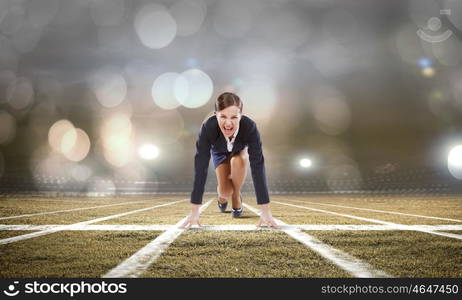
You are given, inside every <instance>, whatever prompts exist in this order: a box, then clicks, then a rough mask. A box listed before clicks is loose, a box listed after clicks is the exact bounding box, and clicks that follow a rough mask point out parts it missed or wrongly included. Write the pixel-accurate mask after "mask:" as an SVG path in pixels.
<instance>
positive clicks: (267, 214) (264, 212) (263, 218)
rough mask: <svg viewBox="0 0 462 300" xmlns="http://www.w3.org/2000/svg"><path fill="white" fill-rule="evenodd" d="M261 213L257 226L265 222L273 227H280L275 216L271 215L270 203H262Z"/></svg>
mask: <svg viewBox="0 0 462 300" xmlns="http://www.w3.org/2000/svg"><path fill="white" fill-rule="evenodd" d="M260 208H261V214H260V220H258V223H257V227H261V226H262V225H263V224H266V225H268V226H269V227H272V228H279V226H278V224H277V223H276V221H275V220H274V218H273V216H272V215H271V210H270V208H269V204H268V203H267V204H261V205H260Z"/></svg>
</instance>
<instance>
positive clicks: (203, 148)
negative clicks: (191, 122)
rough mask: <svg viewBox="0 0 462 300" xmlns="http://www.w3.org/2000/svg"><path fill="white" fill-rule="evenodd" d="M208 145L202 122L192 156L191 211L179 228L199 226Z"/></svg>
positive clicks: (208, 156) (205, 178)
mask: <svg viewBox="0 0 462 300" xmlns="http://www.w3.org/2000/svg"><path fill="white" fill-rule="evenodd" d="M210 147H211V146H210V142H209V140H208V137H207V130H206V127H205V123H203V124H202V127H201V131H200V132H199V136H198V138H197V141H196V155H195V156H194V186H193V191H192V193H191V213H190V214H189V216H188V217H187V218H186V220H185V221H184V223H183V224H182V225H181V226H180V228H189V227H191V226H192V225H198V226H201V224H200V221H199V208H200V206H201V204H202V197H203V196H204V186H205V182H206V180H207V171H208V168H209V162H210Z"/></svg>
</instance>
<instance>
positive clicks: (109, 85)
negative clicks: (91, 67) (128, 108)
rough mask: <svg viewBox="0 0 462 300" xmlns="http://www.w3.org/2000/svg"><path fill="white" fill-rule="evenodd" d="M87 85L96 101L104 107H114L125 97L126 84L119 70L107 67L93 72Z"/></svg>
mask: <svg viewBox="0 0 462 300" xmlns="http://www.w3.org/2000/svg"><path fill="white" fill-rule="evenodd" d="M89 84H90V87H91V88H92V90H93V92H94V93H95V96H96V99H97V100H98V102H99V103H100V104H101V105H102V106H104V107H108V108H111V107H115V106H117V105H119V104H120V103H122V101H124V100H125V97H126V96H127V82H126V81H125V78H124V76H123V74H122V71H121V70H120V69H119V68H116V67H111V66H107V67H104V68H101V69H99V70H97V71H96V72H94V73H93V74H92V75H91V76H90V78H89Z"/></svg>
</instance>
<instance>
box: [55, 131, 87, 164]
mask: <svg viewBox="0 0 462 300" xmlns="http://www.w3.org/2000/svg"><path fill="white" fill-rule="evenodd" d="M72 141H74V143H73V145H72V147H69V145H70V144H71V143H72ZM61 149H62V150H63V154H64V156H65V157H66V158H67V159H69V160H71V161H75V162H78V161H81V160H83V159H84V158H85V157H86V156H87V155H88V152H89V151H90V138H89V137H88V135H87V133H86V132H85V131H83V130H82V129H80V128H76V129H75V131H74V130H70V131H67V132H66V133H65V134H64V136H63V141H62V146H61Z"/></svg>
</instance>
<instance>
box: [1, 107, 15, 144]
mask: <svg viewBox="0 0 462 300" xmlns="http://www.w3.org/2000/svg"><path fill="white" fill-rule="evenodd" d="M15 136H16V119H15V118H14V117H13V116H12V115H10V114H9V113H8V112H6V111H4V110H0V145H7V144H9V143H10V142H11V141H13V139H14V138H15Z"/></svg>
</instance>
